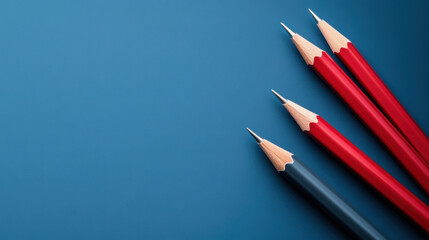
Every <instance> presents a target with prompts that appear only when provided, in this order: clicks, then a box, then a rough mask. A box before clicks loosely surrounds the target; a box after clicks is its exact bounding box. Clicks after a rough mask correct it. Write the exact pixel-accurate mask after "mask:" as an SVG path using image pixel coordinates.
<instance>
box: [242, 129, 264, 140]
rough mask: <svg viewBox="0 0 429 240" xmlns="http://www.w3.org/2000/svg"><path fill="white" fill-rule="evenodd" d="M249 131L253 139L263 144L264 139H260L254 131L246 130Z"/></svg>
mask: <svg viewBox="0 0 429 240" xmlns="http://www.w3.org/2000/svg"><path fill="white" fill-rule="evenodd" d="M246 129H247V131H249V133H250V134H251V135H252V137H253V138H255V140H256V142H258V143H261V142H262V140H263V139H262V138H261V137H259V136H258V135H257V134H256V133H254V132H253V131H252V130H250V129H249V128H246Z"/></svg>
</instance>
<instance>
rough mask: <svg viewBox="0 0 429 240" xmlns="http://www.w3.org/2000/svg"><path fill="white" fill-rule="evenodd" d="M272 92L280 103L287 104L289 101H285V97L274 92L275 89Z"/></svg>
mask: <svg viewBox="0 0 429 240" xmlns="http://www.w3.org/2000/svg"><path fill="white" fill-rule="evenodd" d="M271 92H273V93H274V95H276V97H277V98H278V99H279V100H280V102H282V104H286V103H287V101H288V100H287V99H285V98H284V97H282V95H280V94H278V93H277V92H276V91H274V90H273V89H271Z"/></svg>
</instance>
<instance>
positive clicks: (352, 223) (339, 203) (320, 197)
mask: <svg viewBox="0 0 429 240" xmlns="http://www.w3.org/2000/svg"><path fill="white" fill-rule="evenodd" d="M247 130H248V131H249V132H250V133H251V134H252V136H253V137H254V138H255V139H256V141H257V142H258V144H259V146H260V147H261V148H262V150H263V151H264V152H265V154H266V155H267V157H268V158H269V159H270V161H271V163H272V164H273V165H274V167H275V168H276V170H277V171H278V172H279V174H280V175H282V176H283V177H285V178H286V179H288V180H289V181H291V182H293V183H294V184H296V185H297V186H299V188H300V189H301V190H302V191H303V192H304V193H306V194H307V195H309V196H310V197H311V198H312V199H313V200H315V201H316V202H318V203H319V205H321V206H322V207H323V208H324V209H325V210H327V212H328V213H330V214H331V215H332V217H334V219H336V220H338V222H340V223H342V225H343V226H344V227H346V229H348V230H349V231H350V232H352V233H353V234H354V235H355V236H357V237H359V238H361V239H386V237H385V236H384V235H383V234H382V233H381V232H380V231H379V230H377V229H376V228H375V227H374V226H373V225H372V224H371V223H369V222H368V221H367V220H366V219H365V218H364V217H362V216H361V215H360V214H359V213H358V212H356V210H354V209H353V208H352V207H351V206H350V205H349V204H348V203H347V202H346V201H345V200H343V199H342V198H341V197H340V196H339V195H338V194H337V193H335V192H334V191H333V190H332V189H331V188H330V187H329V186H328V185H326V183H324V182H323V181H322V180H321V179H320V178H319V177H318V176H317V175H316V174H314V173H313V172H312V171H311V170H310V169H309V168H308V167H306V166H305V165H304V164H302V163H301V161H300V160H299V159H298V158H297V157H296V156H294V155H293V154H292V153H290V152H288V151H286V150H284V149H282V148H280V147H278V146H276V145H274V144H272V143H271V142H269V141H267V140H265V139H262V138H261V137H259V136H258V135H256V134H255V133H254V132H252V131H251V130H250V129H247Z"/></svg>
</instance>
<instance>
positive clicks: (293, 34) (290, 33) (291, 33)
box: [280, 22, 296, 37]
mask: <svg viewBox="0 0 429 240" xmlns="http://www.w3.org/2000/svg"><path fill="white" fill-rule="evenodd" d="M280 24H281V25H282V26H283V27H284V29H286V31H287V32H288V33H289V35H290V37H293V36H295V35H296V33H295V32H293V31H292V30H290V29H289V28H288V27H287V26H286V25H285V24H284V23H282V22H281V23H280Z"/></svg>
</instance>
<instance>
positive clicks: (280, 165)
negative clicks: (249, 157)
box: [246, 128, 293, 172]
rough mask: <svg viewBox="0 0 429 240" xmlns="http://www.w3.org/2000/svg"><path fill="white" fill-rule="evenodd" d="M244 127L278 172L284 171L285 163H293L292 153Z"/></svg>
mask: <svg viewBox="0 0 429 240" xmlns="http://www.w3.org/2000/svg"><path fill="white" fill-rule="evenodd" d="M246 129H247V131H249V132H250V134H251V135H252V136H253V137H254V138H255V140H256V141H257V142H258V144H259V146H260V147H261V148H262V150H263V151H264V153H265V154H266V155H267V157H268V159H270V161H271V163H272V164H273V166H274V167H275V168H276V170H277V171H278V172H280V171H284V170H285V166H286V164H288V163H293V159H292V153H290V152H288V151H286V150H284V149H282V148H280V147H278V146H276V145H275V144H272V143H271V142H269V141H267V140H265V139H262V138H261V137H259V136H258V135H256V133H254V132H253V131H252V130H250V129H249V128H246Z"/></svg>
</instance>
